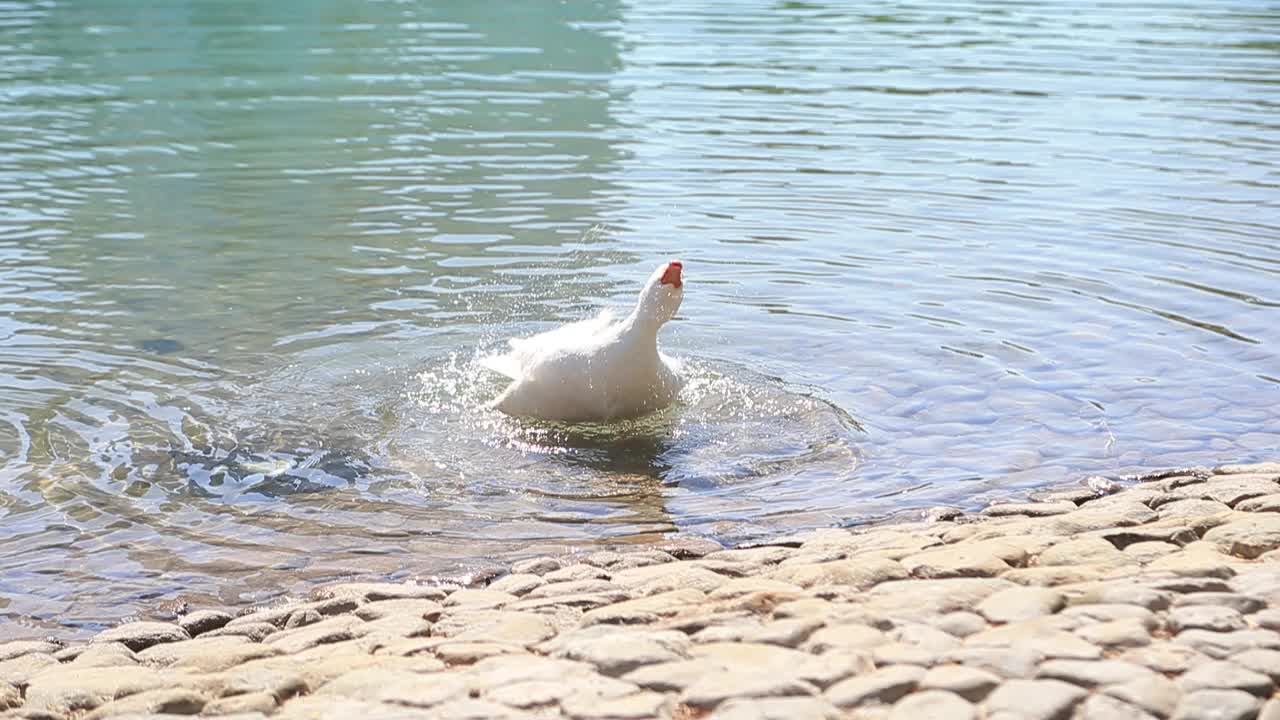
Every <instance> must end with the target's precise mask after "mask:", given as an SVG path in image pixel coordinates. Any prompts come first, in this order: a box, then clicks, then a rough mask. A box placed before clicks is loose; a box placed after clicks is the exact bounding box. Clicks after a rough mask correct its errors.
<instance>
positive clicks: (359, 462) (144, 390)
mask: <svg viewBox="0 0 1280 720" xmlns="http://www.w3.org/2000/svg"><path fill="white" fill-rule="evenodd" d="M1277 37H1280V8H1278V7H1277V6H1276V5H1275V3H1269V2H1250V1H1246V0H1238V1H1234V0H1233V1H1229V2H1221V3H1182V2H1174V1H1165V0H1154V1H1153V2H1151V3H1147V4H1145V5H1143V6H1141V7H1129V6H1125V5H1121V4H1112V3H1096V4H1094V3H1086V4H1079V3H1042V2H1021V3H999V4H990V3H976V2H963V1H957V2H951V3H943V2H918V3H889V2H872V3H823V2H795V1H783V2H772V1H766V0H742V1H734V2H727V1H724V2H719V1H716V0H711V1H708V2H693V3H689V2H666V1H663V0H657V1H652V2H651V1H646V2H604V1H602V2H594V3H588V2H566V3H559V4H557V3H546V2H522V1H520V0H517V1H514V2H507V3H502V4H500V5H492V4H481V3H474V4H469V3H416V2H358V3H357V2H322V1H314V2H274V3H259V2H242V1H228V0H217V1H216V2H215V1H214V0H198V1H197V0H192V1H187V2H183V1H181V0H151V2H148V3H141V4H139V3H126V2H121V1H119V0H84V1H77V2H69V1H68V2H58V1H53V0H49V1H42V2H27V1H25V0H17V1H10V2H2V3H0V298H2V299H0V338H2V339H3V342H2V343H0V618H4V620H5V622H0V636H4V635H24V634H39V633H40V632H44V631H46V630H49V629H54V628H57V629H60V630H61V631H65V630H68V629H70V630H73V631H80V632H91V631H93V630H94V629H95V628H97V627H99V626H101V625H102V624H104V623H109V622H113V621H115V620H117V619H119V618H120V617H123V616H128V615H142V616H149V615H156V614H162V613H163V612H164V608H165V607H167V606H170V605H171V604H172V603H174V602H178V601H190V602H193V603H198V604H215V605H228V606H235V605H242V604H245V603H250V602H260V601H264V600H268V599H270V598H272V597H275V596H276V595H278V594H281V593H287V592H303V591H305V590H306V589H307V588H308V587H310V586H311V584H313V583H315V582H320V581H324V580H327V579H330V578H333V577H338V576H342V575H347V574H352V573H356V574H366V575H372V576H380V577H385V576H390V577H403V576H410V575H412V576H424V575H430V574H434V573H452V572H457V571H483V570H484V568H486V567H488V566H490V565H492V564H494V563H497V562H501V561H503V560H506V559H510V558H513V557H519V556H523V555H528V554H531V553H535V552H560V551H563V550H565V549H568V548H589V547H593V546H598V545H600V544H608V543H640V542H647V541H651V540H655V539H661V538H663V537H668V536H670V535H672V534H689V535H697V536H708V537H713V538H716V539H718V540H721V541H724V542H726V543H728V542H734V541H737V540H741V539H745V538H752V537H759V536H763V535H768V534H770V533H777V532H786V531H789V530H793V529H798V528H806V527H814V526H824V525H835V524H850V523H856V522H863V521H866V520H870V519H875V518H879V517H884V516H885V515H887V514H891V513H895V512H899V511H908V510H915V509H919V508H925V507H930V506H935V505H948V506H956V507H964V508H974V507H979V506H981V505H983V504H984V503H986V502H988V501H990V500H992V499H995V498H1004V497H1011V496H1017V495H1019V494H1022V493H1026V492H1027V491H1029V490H1031V489H1034V488H1037V487H1044V486H1046V485H1051V484H1055V483H1060V482H1064V481H1070V480H1073V479H1076V478H1079V477H1082V476H1084V475H1086V474H1090V473H1108V474H1110V473H1118V472H1123V471H1128V470H1133V469H1138V468H1144V467H1160V466H1168V465H1173V464H1183V463H1205V464H1208V463H1213V462H1217V461H1221V460H1230V461H1237V460H1248V459H1251V458H1262V457H1267V456H1268V455H1270V456H1274V454H1275V453H1276V452H1277V450H1280V435H1278V434H1277V430H1276V428H1278V427H1280V310H1278V308H1280V291H1277V290H1276V288H1277V287H1280V285H1277V275H1278V274H1280V241H1277V238H1280V193H1278V192H1277V188H1278V187H1280V152H1278V151H1280V123H1278V122H1277V119H1276V118H1277V117H1280V116H1278V115H1277V110H1278V109H1280V43H1277V41H1276V38H1277ZM672 257H679V258H680V259H682V260H683V261H684V262H685V267H686V275H687V285H686V295H685V304H684V307H683V310H682V312H681V316H680V317H679V318H678V319H677V320H676V321H675V322H674V323H672V324H671V325H669V326H668V328H667V329H666V330H665V331H664V337H663V341H664V343H665V347H666V349H667V351H668V352H670V353H672V354H674V355H677V356H679V357H681V358H683V359H684V360H685V361H686V362H687V363H688V364H689V367H690V387H689V390H688V391H687V392H686V394H685V396H684V397H683V399H682V402H681V404H680V405H679V406H678V407H675V408H672V409H671V410H669V411H667V412H666V413H663V414H661V415H659V416H657V417H654V418H648V419H645V420H643V421H639V422H635V423H627V424H623V425H620V426H609V427H569V428H566V427H556V426H540V425H529V424H525V423H516V422H513V421H511V420H509V419H506V418H503V417H501V416H497V415H494V414H493V413H489V412H486V411H484V410H483V409H482V407H481V406H482V405H483V403H484V402H485V401H486V400H487V399H488V398H490V397H492V396H493V395H494V394H495V393H496V392H497V391H498V390H500V388H501V382H500V380H499V379H497V378H494V377H491V376H489V375H487V374H486V373H484V372H483V371H482V370H480V369H479V368H478V365H477V364H476V358H477V357H478V355H479V354H482V353H484V352H488V351H490V350H492V349H493V348H495V347H498V346H499V345H500V343H501V342H502V340H503V339H504V338H506V337H508V336H511V335H516V334H522V333H529V332H533V331H536V330H540V329H544V328H547V327H550V326H552V325H554V324H555V323H557V322H563V321H566V320H573V319H578V318H581V317H584V316H587V315H589V314H591V313H593V312H595V311H596V310H597V309H598V308H600V307H602V306H615V307H620V306H624V305H625V304H626V303H628V302H630V300H631V298H632V297H634V294H635V293H636V291H637V290H638V288H639V285H640V283H641V282H642V281H643V280H644V278H645V277H647V275H648V274H649V272H650V271H651V270H652V268H653V267H654V266H655V265H656V264H658V263H659V262H663V261H665V260H667V259H669V258H672ZM6 628H8V629H6Z"/></svg>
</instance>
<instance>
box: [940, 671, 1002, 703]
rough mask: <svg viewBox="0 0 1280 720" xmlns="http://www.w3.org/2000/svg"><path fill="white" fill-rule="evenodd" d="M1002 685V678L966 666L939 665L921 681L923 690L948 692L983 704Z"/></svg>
mask: <svg viewBox="0 0 1280 720" xmlns="http://www.w3.org/2000/svg"><path fill="white" fill-rule="evenodd" d="M999 684H1000V676H998V675H996V674H995V673H990V672H987V671H986V670H979V669H978V668H973V667H966V666H964V665H939V666H938V667H935V668H932V669H931V670H929V671H928V672H926V673H925V674H924V677H923V678H921V679H920V689H921V690H946V691H947V692H950V693H955V694H956V695H959V696H960V697H962V698H964V699H965V700H968V701H970V702H981V701H982V700H983V699H984V698H985V697H986V696H987V695H989V694H990V693H991V691H992V690H994V689H995V688H996V686H997V685H999Z"/></svg>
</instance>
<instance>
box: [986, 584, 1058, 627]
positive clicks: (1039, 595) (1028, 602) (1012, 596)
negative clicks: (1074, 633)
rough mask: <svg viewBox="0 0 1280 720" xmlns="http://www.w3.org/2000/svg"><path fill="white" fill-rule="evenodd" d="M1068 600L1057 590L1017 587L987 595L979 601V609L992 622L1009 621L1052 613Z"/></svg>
mask: <svg viewBox="0 0 1280 720" xmlns="http://www.w3.org/2000/svg"><path fill="white" fill-rule="evenodd" d="M1066 602H1067V601H1066V598H1065V597H1063V595H1062V593H1060V592H1058V591H1057V590H1051V589H1049V588H1040V587H1015V588H1009V589H1007V590H1001V591H1000V592H997V593H993V594H991V595H989V596H987V598H986V599H985V600H983V601H982V602H980V603H978V607H977V611H978V612H979V613H981V614H982V616H983V617H985V618H986V619H987V620H990V621H991V622H996V623H1008V622H1017V621H1019V620H1029V619H1031V618H1035V617H1040V616H1043V615H1052V614H1053V613H1055V612H1057V611H1059V610H1061V609H1062V607H1063V606H1064V605H1066Z"/></svg>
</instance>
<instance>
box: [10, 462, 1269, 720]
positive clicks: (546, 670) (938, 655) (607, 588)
mask: <svg viewBox="0 0 1280 720" xmlns="http://www.w3.org/2000/svg"><path fill="white" fill-rule="evenodd" d="M1277 548H1280V463H1266V464H1259V465H1247V466H1246V465H1237V466H1224V467H1219V468H1216V469H1212V470H1210V469H1184V470H1176V471H1168V472H1162V473H1156V474H1153V475H1148V476H1144V477H1141V478H1137V479H1136V480H1135V481H1134V482H1131V483H1130V482H1124V483H1117V482H1114V481H1106V480H1102V479H1093V480H1092V481H1089V482H1086V483H1082V484H1081V486H1080V487H1079V489H1069V490H1063V491H1056V492H1047V493H1043V494H1042V495H1040V496H1037V497H1036V499H1035V501H1034V502H1027V503H1010V504H1001V505H994V506H992V507H989V508H987V509H985V510H984V511H983V512H981V513H980V514H977V515H959V516H946V517H940V518H937V519H932V520H930V521H927V522H915V523H910V524H895V525H887V526H878V527H873V528H867V529H861V530H834V529H828V530H818V531H813V532H808V533H805V534H802V535H798V536H794V537H786V538H781V539H776V540H774V541H772V542H771V543H770V544H767V545H760V546H756V547H751V548H739V549H732V550H724V549H720V548H719V546H716V545H714V544H713V543H709V542H707V543H700V542H686V543H678V544H676V543H673V544H671V545H670V546H666V547H663V548H653V549H648V550H643V551H634V552H623V553H616V552H595V553H591V554H582V555H579V556H570V557H561V558H552V557H544V558H536V559H532V560H528V561H525V562H521V563H518V564H516V565H515V566H514V567H512V568H511V572H510V574H507V575H505V576H502V577H499V578H497V579H495V580H494V581H492V582H490V583H489V584H488V585H487V586H486V587H483V588H452V587H442V586H432V585H413V584H390V583H386V584H379V583H347V584H341V585H335V586H331V587H327V588H323V589H321V590H320V591H318V592H317V593H316V596H315V597H314V598H312V599H309V600H307V601H299V602H295V603H291V604H288V605H281V606H275V607H270V608H267V609H259V610H256V611H253V612H250V613H247V614H243V615H240V616H238V617H232V616H231V615H229V614H227V613H223V612H219V611H213V610H200V611H194V612H190V613H188V614H186V615H184V616H182V617H181V618H180V620H179V621H178V622H176V623H160V622H136V623H130V624H126V625H121V626H119V627H116V628H112V629H110V630H107V631H105V632H103V633H101V634H99V635H98V636H97V637H95V638H93V640H91V641H90V642H89V643H87V644H81V645H70V646H66V645H62V644H60V643H57V642H53V641H49V640H31V641H20V642H10V643H6V644H0V718H27V719H30V720H35V719H37V718H39V719H42V720H44V719H54V720H67V719H70V718H85V719H94V718H108V717H110V718H120V717H131V718H142V717H147V718H161V717H164V718H172V717H181V716H189V715H197V714H198V715H204V716H219V717H223V718H235V719H236V720H258V719H261V718H264V717H267V716H270V717H272V718H285V719H289V720H293V719H295V718H334V719H338V718H343V719H345V718H358V719H359V720H389V719H391V718H442V719H443V718H449V719H451V720H463V719H467V718H560V717H566V718H573V719H574V720H602V719H606V718H616V719H620V720H622V719H631V718H637V719H638V718H674V719H677V720H691V719H693V718H715V719H716V720H730V719H732V720H749V719H750V720H756V719H763V718H779V719H787V720H791V719H794V718H890V719H892V720H927V719H930V718H939V719H942V720H965V719H967V718H989V719H990V720H1016V719H1023V718H1025V719H1028V720H1067V719H1076V720H1104V719H1110V718H1117V719H1120V718H1123V719H1125V720H1144V719H1148V718H1175V719H1177V720H1194V719H1199V718H1204V719H1209V718H1214V719H1219V720H1237V719H1239V720H1243V719H1247V718H1262V719H1263V720H1280V695H1277V694H1276V687H1277V686H1276V683H1277V682H1280V549H1277Z"/></svg>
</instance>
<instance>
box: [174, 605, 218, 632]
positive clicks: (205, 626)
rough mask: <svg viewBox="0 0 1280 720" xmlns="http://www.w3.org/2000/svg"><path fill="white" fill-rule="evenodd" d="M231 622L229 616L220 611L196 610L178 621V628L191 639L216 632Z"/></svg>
mask: <svg viewBox="0 0 1280 720" xmlns="http://www.w3.org/2000/svg"><path fill="white" fill-rule="evenodd" d="M230 620H231V614H230V613H225V612H222V611H220V610H196V611H195V612H192V613H188V614H186V615H183V616H182V617H181V618H179V619H178V627H180V628H182V629H183V630H185V631H186V632H187V634H188V635H190V636H191V637H196V636H198V635H201V634H203V633H207V632H209V631H210V630H217V629H218V628H220V627H222V626H223V625H226V624H227V623H228V622H229V621H230Z"/></svg>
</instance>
